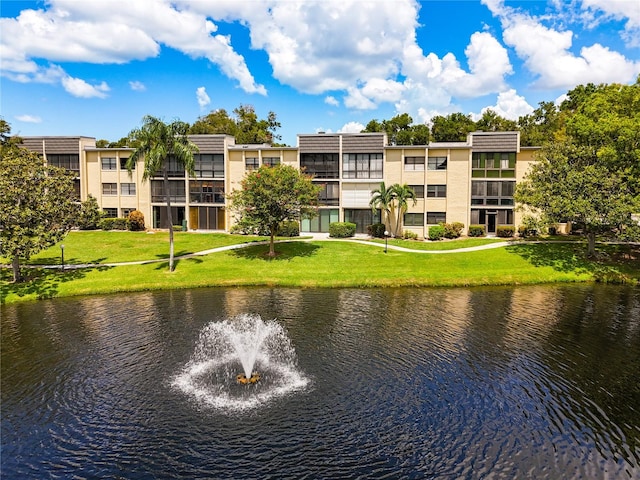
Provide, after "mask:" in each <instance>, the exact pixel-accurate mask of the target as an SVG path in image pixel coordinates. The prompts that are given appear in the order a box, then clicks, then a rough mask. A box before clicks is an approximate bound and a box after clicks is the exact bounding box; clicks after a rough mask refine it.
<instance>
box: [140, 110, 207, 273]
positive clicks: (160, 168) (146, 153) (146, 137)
mask: <svg viewBox="0 0 640 480" xmlns="http://www.w3.org/2000/svg"><path fill="white" fill-rule="evenodd" d="M188 129H189V125H188V124H187V123H185V122H181V121H179V120H175V121H173V122H171V123H168V124H167V123H164V122H163V121H162V120H159V119H157V118H155V117H152V116H150V115H147V116H145V117H144V118H143V119H142V126H141V127H140V128H137V129H134V130H132V131H131V133H130V134H129V136H130V137H131V138H132V139H133V140H134V141H135V142H136V144H138V145H139V146H138V147H136V149H135V150H134V152H133V153H132V154H131V156H130V157H129V159H128V160H127V170H129V173H131V172H132V171H133V168H134V167H135V165H136V163H137V162H138V160H139V159H144V171H143V174H142V180H143V181H145V180H148V179H150V178H153V177H155V176H157V175H158V174H161V175H162V178H163V188H164V196H165V199H166V202H167V221H168V223H169V271H171V272H173V271H174V268H175V267H174V261H173V252H174V244H173V215H172V213H171V195H170V190H169V171H168V162H169V160H170V159H174V160H176V161H177V162H178V164H180V165H182V166H184V169H185V170H186V171H187V173H188V174H189V175H193V174H194V164H195V160H194V158H193V154H194V153H195V152H197V151H198V147H197V146H196V145H195V144H194V143H192V142H191V141H190V140H189V138H188V137H187V131H188Z"/></svg>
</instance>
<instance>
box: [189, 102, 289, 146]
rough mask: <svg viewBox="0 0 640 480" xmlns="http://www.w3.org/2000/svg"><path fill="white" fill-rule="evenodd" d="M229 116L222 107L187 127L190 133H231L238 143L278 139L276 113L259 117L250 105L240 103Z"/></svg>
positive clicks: (269, 142)
mask: <svg viewBox="0 0 640 480" xmlns="http://www.w3.org/2000/svg"><path fill="white" fill-rule="evenodd" d="M233 114H234V117H231V116H230V115H229V114H228V113H227V111H226V110H225V109H223V108H221V109H218V110H214V111H212V112H211V113H209V114H207V115H205V116H203V117H200V118H198V120H196V122H195V123H194V124H193V125H192V126H191V127H190V128H189V133H192V134H203V133H205V134H226V135H232V136H233V137H235V139H236V143H238V144H261V143H268V144H272V143H274V141H275V140H280V138H281V137H280V135H277V134H276V131H277V130H278V128H280V126H281V125H280V123H279V122H278V120H277V117H276V114H275V113H273V112H269V113H268V115H267V118H266V119H259V118H258V115H257V114H256V111H255V109H254V108H253V106H252V105H240V106H239V107H238V108H236V109H234V110H233Z"/></svg>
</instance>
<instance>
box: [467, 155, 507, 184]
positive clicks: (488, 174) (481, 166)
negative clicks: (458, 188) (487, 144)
mask: <svg viewBox="0 0 640 480" xmlns="http://www.w3.org/2000/svg"><path fill="white" fill-rule="evenodd" d="M471 168H472V171H471V176H473V177H475V178H483V177H484V178H515V176H516V170H515V168H516V154H515V152H473V154H472V155H471Z"/></svg>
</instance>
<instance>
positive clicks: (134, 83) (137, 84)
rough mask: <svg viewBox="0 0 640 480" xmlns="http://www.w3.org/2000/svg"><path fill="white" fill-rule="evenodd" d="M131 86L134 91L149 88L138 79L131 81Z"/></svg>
mask: <svg viewBox="0 0 640 480" xmlns="http://www.w3.org/2000/svg"><path fill="white" fill-rule="evenodd" d="M129 87H131V90H133V91H134V92H144V91H145V90H146V89H147V87H146V86H145V85H144V83H142V82H139V81H137V80H132V81H130V82H129Z"/></svg>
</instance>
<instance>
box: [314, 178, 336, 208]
mask: <svg viewBox="0 0 640 480" xmlns="http://www.w3.org/2000/svg"><path fill="white" fill-rule="evenodd" d="M321 187H322V190H320V194H319V195H318V200H319V202H320V205H329V206H334V205H340V185H338V182H331V183H325V184H322V185H321Z"/></svg>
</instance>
